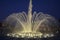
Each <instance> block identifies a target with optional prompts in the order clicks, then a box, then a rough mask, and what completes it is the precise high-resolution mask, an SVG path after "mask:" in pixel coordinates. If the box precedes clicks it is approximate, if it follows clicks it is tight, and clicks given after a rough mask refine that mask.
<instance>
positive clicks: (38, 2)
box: [0, 0, 60, 21]
mask: <svg viewBox="0 0 60 40" xmlns="http://www.w3.org/2000/svg"><path fill="white" fill-rule="evenodd" d="M32 4H33V12H34V11H36V12H37V13H38V12H43V13H47V14H50V15H52V16H54V17H55V18H57V19H60V0H33V3H32ZM28 6H29V0H0V21H2V20H4V19H5V18H6V17H7V16H9V15H10V14H12V13H19V12H22V11H25V12H26V13H27V12H28Z"/></svg>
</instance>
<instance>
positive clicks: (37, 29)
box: [4, 0, 57, 38]
mask: <svg viewBox="0 0 60 40" xmlns="http://www.w3.org/2000/svg"><path fill="white" fill-rule="evenodd" d="M56 23H57V21H56V19H55V18H54V17H52V16H50V15H48V14H43V13H42V12H39V13H36V12H34V13H33V14H32V0H30V3H29V9H28V14H26V13H25V12H21V13H16V14H15V13H14V14H12V15H10V16H8V17H7V19H6V20H5V22H4V25H5V26H6V28H8V29H9V30H10V31H9V32H8V33H7V36H12V37H29V38H30V37H39V38H42V37H52V36H54V33H55V32H56V33H57V29H56V27H55V26H57V24H56Z"/></svg>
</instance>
